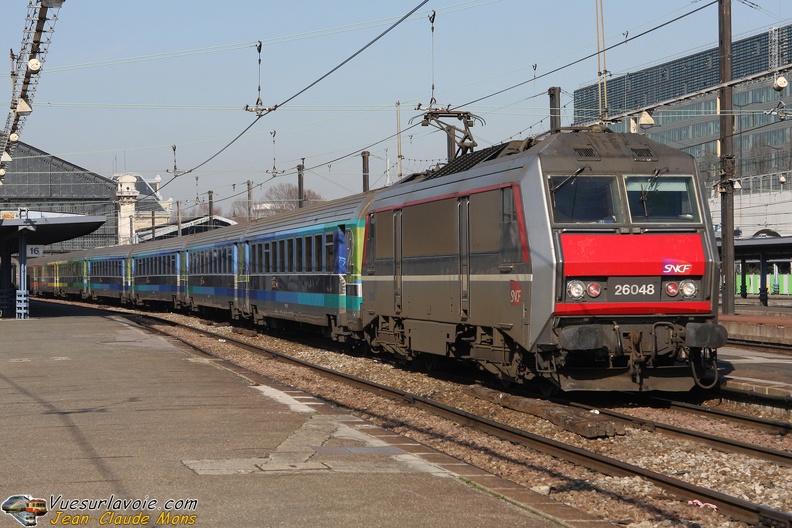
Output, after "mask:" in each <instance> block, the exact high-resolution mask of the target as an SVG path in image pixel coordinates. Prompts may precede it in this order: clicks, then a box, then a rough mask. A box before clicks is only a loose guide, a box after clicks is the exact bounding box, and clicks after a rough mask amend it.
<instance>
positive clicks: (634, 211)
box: [625, 174, 701, 224]
mask: <svg viewBox="0 0 792 528" xmlns="http://www.w3.org/2000/svg"><path fill="white" fill-rule="evenodd" d="M625 184H626V186H627V201H628V205H629V208H630V218H631V219H632V221H633V222H635V223H649V222H659V223H664V224H665V223H686V224H689V223H700V222H701V214H700V211H699V208H698V205H697V201H696V187H695V184H694V180H693V176H690V175H688V176H678V175H675V176H668V175H658V174H654V175H648V176H627V177H626V178H625Z"/></svg>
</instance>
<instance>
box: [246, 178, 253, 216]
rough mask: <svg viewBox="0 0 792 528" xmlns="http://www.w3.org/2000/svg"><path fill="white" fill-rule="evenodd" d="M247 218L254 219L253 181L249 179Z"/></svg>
mask: <svg viewBox="0 0 792 528" xmlns="http://www.w3.org/2000/svg"><path fill="white" fill-rule="evenodd" d="M247 220H248V222H250V221H252V220H253V182H252V181H250V180H248V181H247Z"/></svg>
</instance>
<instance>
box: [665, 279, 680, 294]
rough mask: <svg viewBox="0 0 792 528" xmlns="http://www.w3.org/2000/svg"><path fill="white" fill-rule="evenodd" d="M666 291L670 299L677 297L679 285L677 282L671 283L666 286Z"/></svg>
mask: <svg viewBox="0 0 792 528" xmlns="http://www.w3.org/2000/svg"><path fill="white" fill-rule="evenodd" d="M665 291H666V294H667V295H668V296H669V297H676V296H677V294H678V293H679V284H677V283H676V282H669V283H668V284H666V287H665Z"/></svg>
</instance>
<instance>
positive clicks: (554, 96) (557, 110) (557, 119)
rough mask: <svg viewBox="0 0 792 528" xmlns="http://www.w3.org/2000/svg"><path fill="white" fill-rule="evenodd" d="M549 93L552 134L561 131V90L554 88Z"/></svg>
mask: <svg viewBox="0 0 792 528" xmlns="http://www.w3.org/2000/svg"><path fill="white" fill-rule="evenodd" d="M547 93H548V94H549V95H550V133H551V134H556V133H557V132H559V131H560V130H561V88H560V87H558V86H553V87H552V88H550V89H549V90H547Z"/></svg>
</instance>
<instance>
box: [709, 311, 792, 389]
mask: <svg viewBox="0 0 792 528" xmlns="http://www.w3.org/2000/svg"><path fill="white" fill-rule="evenodd" d="M790 308H792V299H789V298H787V297H780V298H773V299H772V302H771V304H770V305H769V306H760V305H759V300H758V297H754V298H751V297H749V298H747V299H740V300H738V301H737V302H736V303H735V310H734V311H735V314H734V315H719V316H718V322H719V323H720V324H722V325H723V326H725V327H726V330H727V331H728V333H729V338H731V339H739V340H744V341H752V342H758V343H765V344H771V345H788V346H792V310H790ZM718 364H719V367H720V374H721V377H722V379H723V383H722V387H724V388H728V389H735V390H740V391H744V392H750V393H756V394H758V395H762V396H770V397H773V398H778V399H781V400H786V401H788V402H792V352H790V353H789V354H779V353H771V352H760V351H756V350H751V351H746V350H745V349H743V348H741V347H737V346H726V347H723V348H721V349H719V350H718Z"/></svg>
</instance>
